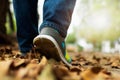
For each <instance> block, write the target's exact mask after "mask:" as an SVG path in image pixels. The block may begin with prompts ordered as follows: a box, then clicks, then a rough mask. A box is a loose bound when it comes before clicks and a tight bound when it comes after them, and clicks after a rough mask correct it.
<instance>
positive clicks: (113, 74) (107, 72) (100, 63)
mask: <svg viewBox="0 0 120 80" xmlns="http://www.w3.org/2000/svg"><path fill="white" fill-rule="evenodd" d="M67 50H68V52H69V54H70V55H71V57H72V59H73V60H72V65H73V66H72V67H67V66H66V65H65V64H64V63H62V62H56V61H55V60H53V59H46V57H44V56H41V55H40V53H38V52H37V50H35V49H33V50H32V51H31V52H29V53H28V54H27V55H26V56H25V57H22V56H20V55H19V51H18V49H17V47H16V46H1V47H0V80H120V54H117V53H114V54H104V53H99V52H75V50H74V48H73V49H71V48H67ZM53 53H54V52H53Z"/></svg>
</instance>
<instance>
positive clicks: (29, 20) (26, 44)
mask: <svg viewBox="0 0 120 80" xmlns="http://www.w3.org/2000/svg"><path fill="white" fill-rule="evenodd" d="M37 2H38V0H13V5H14V11H15V17H16V22H17V39H18V43H19V48H20V51H21V52H22V53H27V52H29V50H30V49H31V48H32V41H33V38H34V37H35V36H36V35H38V15H37Z"/></svg>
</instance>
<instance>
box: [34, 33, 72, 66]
mask: <svg viewBox="0 0 120 80" xmlns="http://www.w3.org/2000/svg"><path fill="white" fill-rule="evenodd" d="M33 44H34V45H35V46H36V48H37V49H39V51H40V53H41V54H42V55H44V56H46V57H47V58H54V59H55V60H57V61H60V60H62V61H63V62H64V63H65V64H66V65H67V66H72V65H71V64H70V63H68V62H67V61H66V59H65V57H64V55H63V54H62V51H61V49H60V47H59V45H58V43H57V42H56V40H55V39H54V38H53V37H51V36H49V35H38V36H37V37H36V38H35V39H34V40H33Z"/></svg>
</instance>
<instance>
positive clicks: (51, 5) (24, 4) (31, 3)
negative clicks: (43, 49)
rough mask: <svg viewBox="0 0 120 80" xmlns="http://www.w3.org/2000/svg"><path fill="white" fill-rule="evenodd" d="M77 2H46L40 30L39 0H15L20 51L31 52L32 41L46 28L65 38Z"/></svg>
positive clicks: (46, 0)
mask: <svg viewBox="0 0 120 80" xmlns="http://www.w3.org/2000/svg"><path fill="white" fill-rule="evenodd" d="M75 2H76V0H45V1H44V5H43V23H42V24H41V26H40V27H39V28H38V13H37V3H38V0H13V5H14V11H15V17H16V22H17V39H18V44H19V48H20V51H21V52H22V53H26V52H29V50H30V49H31V48H32V46H33V45H32V41H33V39H34V37H35V36H37V35H38V33H39V32H40V31H41V29H42V28H44V27H51V28H53V29H55V30H57V31H58V32H59V33H60V35H61V36H63V37H64V38H65V37H66V35H67V30H68V27H69V25H70V22H71V16H72V13H73V9H74V6H75Z"/></svg>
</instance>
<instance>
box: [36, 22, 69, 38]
mask: <svg viewBox="0 0 120 80" xmlns="http://www.w3.org/2000/svg"><path fill="white" fill-rule="evenodd" d="M44 27H50V28H53V29H55V30H56V31H58V32H59V33H60V35H61V36H62V37H63V38H65V37H66V35H67V29H66V30H64V29H63V27H64V26H60V25H58V24H56V23H54V22H49V21H45V22H43V23H42V24H41V26H40V27H39V28H38V32H39V33H40V32H41V30H42V29H43V28H44Z"/></svg>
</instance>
